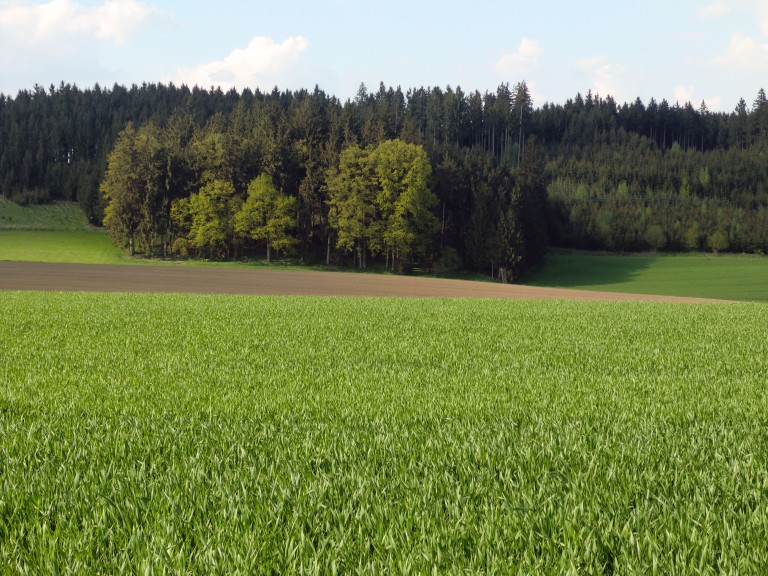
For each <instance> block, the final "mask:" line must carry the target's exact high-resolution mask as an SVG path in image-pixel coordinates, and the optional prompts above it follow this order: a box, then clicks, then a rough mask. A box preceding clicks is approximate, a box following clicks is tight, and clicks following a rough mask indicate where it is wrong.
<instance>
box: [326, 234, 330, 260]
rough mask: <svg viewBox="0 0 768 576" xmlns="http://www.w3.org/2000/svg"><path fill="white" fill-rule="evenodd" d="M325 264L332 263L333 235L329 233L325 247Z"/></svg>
mask: <svg viewBox="0 0 768 576" xmlns="http://www.w3.org/2000/svg"><path fill="white" fill-rule="evenodd" d="M325 265H326V266H330V265H331V235H330V233H329V234H328V244H327V245H326V247H325Z"/></svg>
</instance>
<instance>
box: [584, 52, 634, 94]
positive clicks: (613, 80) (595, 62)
mask: <svg viewBox="0 0 768 576" xmlns="http://www.w3.org/2000/svg"><path fill="white" fill-rule="evenodd" d="M573 67H574V68H575V69H576V70H578V71H580V72H583V73H584V74H585V75H586V76H587V77H588V82H589V85H590V89H591V90H592V92H593V93H595V94H599V95H600V96H602V97H606V96H612V97H613V98H614V99H615V100H616V101H617V102H626V101H632V100H634V99H635V98H637V97H638V95H639V92H638V90H639V88H640V86H641V84H642V80H643V79H642V75H641V74H639V73H637V72H636V71H633V70H632V69H631V68H629V67H627V66H625V65H623V64H614V63H612V62H610V61H609V60H608V58H607V57H606V56H593V57H591V58H585V59H582V60H578V61H577V62H576V63H574V65H573Z"/></svg>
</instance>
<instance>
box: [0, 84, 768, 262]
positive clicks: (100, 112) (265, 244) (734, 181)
mask: <svg viewBox="0 0 768 576" xmlns="http://www.w3.org/2000/svg"><path fill="white" fill-rule="evenodd" d="M129 123H130V124H129ZM118 136H119V137H120V138H118ZM534 139H535V140H536V142H537V145H535V146H529V144H530V143H531V142H532V140H534ZM121 140H130V141H131V145H130V146H127V145H126V146H124V148H129V150H124V151H123V152H124V153H125V154H127V156H126V158H125V159H124V162H129V163H137V164H135V165H143V166H144V171H143V172H141V173H142V174H143V176H142V177H143V179H144V183H143V184H142V185H139V184H136V187H137V189H142V190H143V192H141V194H142V195H143V196H142V198H141V199H140V203H141V204H142V207H141V209H140V210H138V212H137V214H138V216H135V217H134V220H135V221H134V222H128V221H125V222H120V223H118V222H117V217H116V216H115V213H116V210H115V209H114V207H113V209H112V210H110V209H107V207H108V205H109V201H110V196H109V184H108V181H109V178H108V174H107V166H108V158H110V154H112V155H115V154H116V153H117V151H118V148H119V145H120V141H121ZM395 141H397V142H400V143H402V144H408V145H413V146H417V147H420V149H421V150H423V152H424V153H425V155H426V158H427V159H428V166H429V170H428V174H427V176H426V185H425V190H426V191H427V192H428V194H426V193H424V194H423V198H422V200H423V202H424V206H426V209H425V210H424V211H421V212H420V214H421V215H422V217H423V218H425V226H424V227H423V229H422V230H421V231H420V232H419V233H418V234H417V236H419V238H420V239H419V241H418V242H417V241H415V240H414V242H413V243H412V245H411V246H410V248H409V249H408V250H407V252H408V254H409V257H408V258H406V259H405V261H401V262H400V263H399V266H403V267H404V268H405V267H407V266H408V265H410V264H414V263H424V264H426V265H432V264H435V263H437V264H439V265H451V266H457V265H462V264H463V265H464V266H468V267H471V268H475V269H480V270H492V269H495V268H498V267H499V266H504V267H507V268H511V269H512V270H513V271H514V272H513V273H518V272H519V271H521V270H523V269H524V268H525V267H526V266H529V265H532V264H534V263H535V262H536V261H537V260H538V259H540V257H541V256H542V255H543V253H544V251H545V250H546V244H547V239H549V241H550V242H552V243H555V244H558V245H565V246H578V247H589V248H601V249H611V250H644V249H670V250H680V249H707V250H732V251H750V252H752V251H766V250H768V226H766V224H767V223H768V189H767V184H766V182H768V162H766V159H767V158H768V102H767V101H766V95H765V92H764V91H763V90H760V92H759V93H758V95H757V97H756V99H755V100H754V101H753V103H752V104H751V105H748V104H747V103H746V102H745V101H744V100H743V99H742V100H741V101H740V102H739V103H738V104H737V105H736V107H735V109H734V110H733V111H732V112H730V113H713V112H710V111H709V110H707V108H706V106H705V105H704V104H703V103H702V105H701V106H699V107H698V108H696V107H694V106H693V105H691V104H690V103H686V104H684V105H682V106H680V105H678V104H675V105H670V104H669V103H667V102H666V101H662V102H661V103H657V102H656V101H655V100H651V101H650V102H649V103H648V104H647V105H646V104H644V103H643V102H642V101H640V100H639V99H637V100H635V101H634V102H632V103H628V104H622V105H619V104H618V103H616V102H615V101H614V100H613V99H612V98H611V97H605V98H602V97H600V96H598V95H593V94H591V93H587V95H586V96H585V97H582V96H581V95H577V96H576V98H574V99H572V100H568V101H567V102H566V103H565V104H549V103H548V104H544V105H543V106H542V107H540V108H533V106H532V103H531V99H530V95H529V92H528V89H527V87H526V86H525V84H524V83H520V84H517V85H515V86H513V87H510V86H509V85H508V84H502V85H501V86H499V88H498V89H497V90H496V91H495V92H486V93H485V94H481V93H479V92H477V91H475V92H470V93H464V92H463V91H462V90H461V89H459V88H456V89H451V88H450V87H449V88H446V89H440V88H419V89H412V90H408V91H407V92H403V91H402V90H401V89H400V88H397V89H395V88H392V87H389V88H388V87H386V86H384V85H383V84H382V85H380V86H379V89H378V90H377V91H374V92H369V91H368V90H367V89H366V87H365V86H362V85H361V87H360V90H359V91H358V94H357V95H356V97H355V98H354V99H353V100H349V101H347V102H344V103H342V102H340V101H339V100H338V99H337V98H335V97H333V96H329V95H327V94H325V93H324V92H323V91H322V90H320V89H319V88H317V87H316V88H315V89H314V90H313V91H307V90H300V91H296V92H280V91H278V90H277V89H275V90H273V91H272V92H269V93H263V92H260V91H256V92H253V91H250V90H245V91H243V92H241V93H238V92H236V91H229V92H226V93H224V92H222V91H221V90H218V89H211V90H203V89H200V88H194V89H189V88H187V87H185V86H182V87H176V86H174V85H167V86H165V85H162V84H160V85H155V84H147V85H142V86H140V87H139V86H132V87H131V88H124V87H121V86H117V85H115V86H114V87H113V88H112V89H103V88H101V87H99V86H98V85H97V86H95V87H93V88H91V89H85V90H81V89H79V88H77V87H74V86H70V85H66V84H61V85H60V86H59V87H55V86H51V87H50V88H49V89H48V90H45V89H43V88H41V87H35V89H34V90H33V91H31V92H30V91H22V92H20V93H19V94H18V95H17V96H16V97H15V98H10V97H4V96H2V95H0V190H2V193H3V194H4V195H6V196H9V197H11V198H13V199H15V200H17V201H21V202H44V201H48V200H52V199H68V200H75V199H76V200H78V201H79V202H80V203H81V205H82V206H83V208H84V210H85V211H86V213H87V214H88V216H89V218H91V219H92V221H94V222H101V221H102V219H104V218H105V217H106V220H105V222H106V223H107V224H108V225H110V224H111V229H112V230H117V231H118V233H117V236H118V237H120V238H122V237H123V236H122V235H121V233H120V232H119V230H120V229H121V227H122V228H125V230H130V232H131V233H130V234H127V235H125V236H124V238H125V239H126V242H127V243H133V242H135V243H136V244H132V246H135V247H137V248H138V249H140V250H141V251H144V252H150V251H154V250H158V251H160V250H164V251H166V252H167V251H171V250H175V251H177V252H183V251H187V252H190V253H196V254H199V255H205V256H209V257H233V256H235V255H239V254H247V253H248V252H249V251H250V252H253V251H255V250H271V248H275V249H277V250H283V251H284V250H295V251H297V252H298V253H299V254H300V255H301V256H303V257H305V258H315V259H326V258H329V257H339V256H340V255H343V254H349V255H350V256H349V257H350V258H352V257H354V258H355V261H356V262H357V263H358V264H359V265H364V263H365V257H366V256H370V257H373V258H380V259H381V261H382V263H384V262H385V261H386V263H387V264H388V265H391V264H392V260H391V259H390V257H391V256H394V253H393V251H392V250H393V245H392V242H391V238H392V233H391V231H390V232H387V234H388V236H387V238H390V241H389V244H387V243H386V242H384V240H383V238H384V231H383V229H382V228H381V227H382V226H384V224H382V223H383V222H385V221H386V220H387V218H388V217H389V213H388V212H387V208H386V207H385V206H384V205H383V204H380V205H377V204H376V201H374V200H373V197H372V196H369V197H368V200H367V201H366V206H367V208H366V210H368V212H369V216H371V220H370V222H368V223H367V224H366V223H365V219H363V227H364V228H365V227H366V226H368V227H369V228H370V229H367V228H366V230H367V231H365V233H363V234H362V235H358V236H357V237H355V239H354V241H351V242H350V241H348V240H345V238H347V237H348V235H347V236H345V234H346V233H345V232H344V230H343V226H342V220H343V218H342V219H340V217H339V215H338V214H339V213H338V210H339V208H338V207H339V206H341V205H342V204H343V203H340V202H341V201H340V200H338V198H336V199H335V200H334V199H333V190H334V184H333V183H334V179H336V180H338V179H339V178H340V177H341V176H340V174H341V173H343V172H344V161H345V160H344V159H345V158H347V157H350V156H353V155H354V154H357V155H358V156H360V158H365V159H367V160H366V162H363V164H370V165H375V164H376V162H375V161H374V160H372V158H374V157H375V156H376V150H377V148H378V147H380V146H382V145H383V144H385V143H387V142H395ZM387 145H390V146H391V144H387ZM350 150H353V152H350ZM355 151H356V152H355ZM347 160H349V161H353V160H354V159H350V158H347ZM361 161H362V160H361ZM142 163H143V164H142ZM371 170H372V173H373V174H374V175H373V176H371V179H370V182H369V188H371V189H369V190H368V193H369V194H370V193H372V189H373V192H375V190H376V189H378V190H379V192H380V190H381V189H382V187H383V186H384V184H383V183H382V178H383V176H382V174H378V176H376V175H375V172H376V170H375V169H374V168H371ZM393 170H394V168H393ZM136 174H139V173H138V172H137V173H136ZM136 174H134V176H136ZM105 176H107V178H106V179H105ZM260 177H266V179H264V178H262V180H261V185H260V186H261V188H270V187H273V188H274V191H272V192H270V193H271V194H272V196H273V197H276V198H280V200H279V201H277V202H278V203H279V204H281V205H282V206H283V207H284V208H285V210H284V212H290V213H291V216H290V218H288V220H286V219H285V217H284V218H283V219H282V220H281V222H282V224H280V225H279V226H278V227H281V229H282V230H283V231H284V234H285V235H286V238H285V242H283V243H280V242H277V243H276V244H274V243H271V242H270V241H269V240H268V239H267V238H266V237H265V236H263V234H266V233H265V232H254V230H255V229H256V228H258V227H255V224H254V225H253V226H252V227H251V228H250V229H248V230H246V229H245V225H244V224H242V222H244V221H245V220H243V219H244V218H245V217H244V216H242V217H241V219H240V222H241V225H240V229H239V230H238V229H237V226H236V223H237V221H238V218H237V214H238V212H239V211H240V210H241V209H242V208H243V206H244V205H245V204H246V203H247V202H248V201H249V198H250V193H249V190H250V188H251V187H252V186H255V184H254V182H255V181H256V180H257V179H258V178H260ZM377 178H378V180H377ZM100 184H101V189H102V190H103V191H104V192H105V194H103V195H102V194H100V193H99V188H100ZM105 185H106V187H105ZM270 190H271V189H270ZM363 196H364V195H363ZM214 197H215V198H218V200H216V201H215V202H214V203H213V204H211V202H213V200H212V198H214ZM225 197H231V202H230V204H231V206H229V207H226V205H227V202H229V201H225V200H224V198H225ZM134 201H136V202H138V201H139V200H137V199H134ZM206 202H207V204H206ZM216 202H220V203H221V202H223V205H222V206H223V207H222V206H218V205H217V204H216ZM250 202H251V204H252V205H253V204H254V203H256V204H258V203H257V202H256V200H250ZM113 204H114V201H113ZM273 204H274V202H273ZM204 205H205V206H208V208H210V209H211V210H214V209H215V210H220V212H219V214H220V217H219V220H220V221H221V220H222V218H223V220H226V222H220V223H222V224H223V225H224V228H225V229H224V230H223V231H221V230H220V231H219V232H217V234H223V235H224V236H223V237H224V238H225V240H224V241H223V243H219V244H218V247H217V248H215V249H214V248H212V247H211V246H208V245H206V244H205V242H204V240H203V237H204V235H203V236H201V235H200V230H213V229H214V228H215V226H213V225H212V224H211V223H210V222H208V221H207V220H205V219H202V220H201V219H200V217H198V220H197V223H198V224H195V218H194V207H195V206H197V208H198V209H199V210H203V206H204ZM115 206H116V205H115ZM216 206H218V207H216ZM334 206H335V208H334ZM105 209H106V213H105ZM221 210H223V212H222V211H221ZM334 211H335V212H334ZM545 214H546V222H545V221H544V215H545ZM262 216H263V215H262ZM410 218H411V219H413V215H411V216H410ZM433 219H434V220H433ZM213 220H216V219H215V218H214V219H213ZM427 221H429V223H427ZM206 222H207V224H206ZM251 222H252V224H253V222H254V221H251ZM264 222H266V221H263V222H262V225H264V226H266V224H264ZM390 224H391V223H390ZM387 225H389V224H387ZM260 234H262V235H260ZM413 234H415V232H414V233H413ZM409 237H410V236H409ZM128 238H131V239H132V240H128Z"/></svg>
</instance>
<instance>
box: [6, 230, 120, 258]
mask: <svg viewBox="0 0 768 576" xmlns="http://www.w3.org/2000/svg"><path fill="white" fill-rule="evenodd" d="M0 260H9V261H13V262H71V263H78V264H130V263H131V262H132V260H131V258H130V257H129V256H128V255H127V254H126V253H125V252H123V250H121V249H120V248H118V247H116V246H115V245H114V244H112V241H111V240H110V239H109V236H107V234H106V233H105V232H104V231H103V230H98V229H93V230H42V231H40V230H38V231H30V230H2V229H0Z"/></svg>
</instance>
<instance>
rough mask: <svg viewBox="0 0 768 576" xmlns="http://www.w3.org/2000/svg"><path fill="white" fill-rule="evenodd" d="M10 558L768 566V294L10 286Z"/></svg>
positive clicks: (163, 568) (201, 567)
mask: <svg viewBox="0 0 768 576" xmlns="http://www.w3.org/2000/svg"><path fill="white" fill-rule="evenodd" d="M0 316H2V318H3V322H2V323H0V349H2V351H3V355H2V366H0V383H2V385H0V573H30V574H40V573H62V572H67V573H68V572H73V573H124V572H129V573H144V572H145V571H149V572H161V573H206V574H207V573H238V572H239V573H244V574H245V573H248V574H250V573H293V574H295V573H317V574H328V573H334V572H335V571H336V572H340V573H349V572H360V573H433V572H434V573H439V574H443V573H464V572H472V573H487V574H510V573H520V574H534V573H568V572H571V573H614V572H617V573H660V574H675V573H677V574H691V573H741V574H749V573H752V574H754V573H759V572H762V571H763V570H764V569H765V567H766V565H768V548H766V546H765V543H766V542H768V504H767V503H768V483H767V482H766V478H767V477H768V420H766V414H768V389H767V388H766V386H765V383H766V381H768V354H766V351H768V339H767V337H766V331H765V326H766V325H768V309H767V308H766V307H765V306H763V305H758V304H727V305H673V304H640V303H614V304H612V303H604V302H603V303H595V302H593V303H589V302H530V301H529V302H525V301H474V300H465V301H460V300H455V301H454V300H436V299H421V300H419V299H414V300H409V299H352V298H308V297H307V298H291V297H245V296H243V297H221V296H180V295H138V294H136V295H132V294H82V293H81V294H77V293H74V294H73V293H46V294H43V293H34V292H30V293H17V292H7V293H4V294H3V296H2V298H0Z"/></svg>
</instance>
